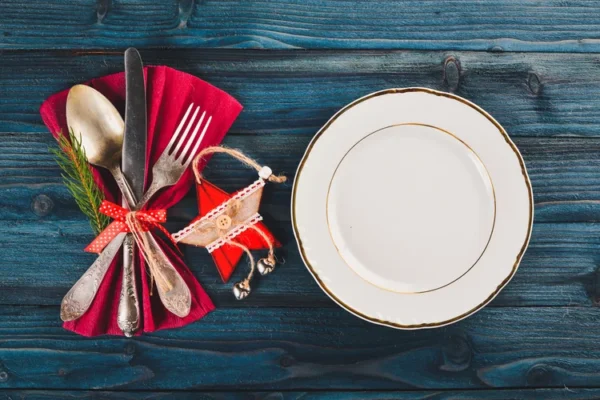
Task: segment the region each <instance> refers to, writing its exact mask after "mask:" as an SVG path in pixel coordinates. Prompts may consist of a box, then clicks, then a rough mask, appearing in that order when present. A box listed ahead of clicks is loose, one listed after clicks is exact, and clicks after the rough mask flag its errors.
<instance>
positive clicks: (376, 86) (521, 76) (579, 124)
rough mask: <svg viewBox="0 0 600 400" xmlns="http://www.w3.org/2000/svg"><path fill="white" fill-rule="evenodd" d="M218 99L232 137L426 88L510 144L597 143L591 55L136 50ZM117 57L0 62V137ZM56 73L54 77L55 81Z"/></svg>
mask: <svg viewBox="0 0 600 400" xmlns="http://www.w3.org/2000/svg"><path fill="white" fill-rule="evenodd" d="M141 53H142V57H143V58H144V60H145V62H146V63H147V64H166V65H169V66H172V67H174V68H178V69H181V70H184V71H187V72H190V73H192V74H194V75H197V76H199V77H201V78H203V79H206V80H208V81H209V82H211V83H212V84H214V85H216V86H218V87H220V88H222V89H224V90H226V91H227V92H229V93H231V94H232V95H234V96H235V97H236V98H238V99H239V100H240V101H241V102H242V104H244V106H245V109H244V111H243V113H242V114H241V115H240V117H239V119H238V121H237V122H236V124H235V125H234V127H233V128H232V130H231V134H250V135H256V134H263V133H274V134H275V133H277V134H280V133H281V134H283V133H287V134H292V133H293V134H302V135H310V136H312V135H313V134H314V133H315V131H316V130H317V129H318V128H319V127H320V126H322V125H323V124H324V123H325V121H327V119H329V118H330V117H331V115H332V114H333V113H335V112H336V111H337V110H339V109H340V108H341V107H343V106H344V105H346V104H347V103H349V102H351V101H353V100H355V99H356V98H358V97H361V96H364V95H366V94H368V93H370V92H373V91H376V90H381V89H387V88H390V87H407V86H425V87H430V88H434V89H440V90H444V91H451V92H454V93H456V94H458V95H460V96H463V97H465V98H467V99H469V100H472V101H473V102H475V103H476V104H478V105H479V106H481V107H483V108H484V109H485V110H488V111H489V112H490V113H491V114H492V116H494V117H495V118H496V119H497V120H498V121H499V122H500V123H501V124H502V125H503V126H504V127H505V128H506V129H507V131H508V132H509V133H510V135H511V136H513V137H516V136H568V137H572V136H593V137H598V136H600V128H599V127H600V96H597V95H596V94H597V93H600V79H598V77H599V76H600V63H599V62H598V55H595V54H544V53H540V54H537V53H535V54H530V53H528V54H521V53H503V54H492V53H477V52H401V51H396V52H388V51H352V52H347V51H346V52H340V51H327V52H323V51H306V52H304V51H303V52H299V51H281V52H273V51H257V50H202V51H201V50H169V51H167V50H145V51H142V52H141ZM122 68H123V57H122V55H121V53H120V52H109V53H107V52H103V51H81V52H71V51H61V52H13V51H5V52H4V53H3V54H1V55H0V132H44V133H45V132H46V130H45V127H44V126H43V125H42V124H41V121H40V118H39V114H38V109H39V106H40V104H41V102H42V101H43V100H44V99H45V98H46V97H48V96H49V95H51V94H52V93H55V92H57V91H59V90H63V89H65V88H68V87H70V86H71V85H74V84H76V83H80V82H81V81H84V80H87V79H91V78H93V77H97V76H102V75H104V74H108V73H112V72H117V71H121V70H122ZM57 71H60V74H57Z"/></svg>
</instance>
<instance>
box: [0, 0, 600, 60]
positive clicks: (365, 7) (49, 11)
mask: <svg viewBox="0 0 600 400" xmlns="http://www.w3.org/2000/svg"><path fill="white" fill-rule="evenodd" d="M599 13H600V6H599V5H598V3H597V2H595V1H585V0H583V1H573V2H564V1H560V0H548V1H544V2H531V1H526V0H498V1H495V2H494V4H493V6H491V5H490V4H489V3H487V2H479V1H477V2H464V1H443V2H441V1H437V0H424V1H419V0H404V1H395V0H376V1H350V0H327V1H323V0H305V1H297V0H274V1H269V0H253V1H239V0H218V1H217V0H211V1H194V0H179V1H176V0H163V1H161V0H151V1H149V0H122V1H111V0H98V1H81V0H51V1H45V2H44V5H43V6H41V5H40V4H38V3H36V2H23V1H19V0H3V1H2V2H1V3H0V48H5V49H39V48H44V49H80V48H118V49H123V48H125V47H127V46H131V45H133V46H137V47H141V48H143V47H150V46H151V47H180V48H199V47H243V48H268V49H286V48H312V49H315V48H343V49H411V50H417V49H425V50H444V49H459V50H483V51H490V50H491V51H502V50H505V51H546V52H557V51H558V52H567V51H568V52H598V51H599V49H600V41H599V40H598V31H599V30H600V24H599V21H598V18H597V17H598V15H599Z"/></svg>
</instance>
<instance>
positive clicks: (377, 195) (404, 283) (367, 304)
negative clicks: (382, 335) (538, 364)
mask: <svg viewBox="0 0 600 400" xmlns="http://www.w3.org/2000/svg"><path fill="white" fill-rule="evenodd" d="M532 221H533V197H532V192H531V184H530V182H529V178H528V176H527V171H526V170H525V165H524V163H523V159H522V158H521V155H520V154H519V152H518V150H517V148H516V147H515V145H514V144H513V143H512V141H511V140H510V138H509V137H508V135H507V134H506V132H505V131H504V129H503V128H502V127H501V126H500V125H499V124H498V122H496V121H495V120H494V119H493V118H492V117H491V116H490V115H488V114H487V113H486V112H485V111H483V110H482V109H480V108H479V107H477V106H476V105H474V104H472V103H470V102H469V101H467V100H465V99H462V98H460V97H458V96H454V95H451V94H448V93H442V92H437V91H434V90H431V89H423V88H408V89H390V90H384V91H381V92H376V93H373V94H370V95H368V96H365V97H363V98H361V99H358V100H356V101H355V102H353V103H351V104H349V105H348V106H346V107H345V108H343V109H342V110H341V111H339V112H338V113H337V114H336V115H335V116H333V118H331V120H329V121H328V122H327V124H325V126H324V127H323V128H322V129H321V130H320V131H319V133H318V134H317V135H316V136H315V138H314V139H313V141H312V142H311V144H310V145H309V147H308V150H307V151H306V154H305V155H304V158H303V160H302V162H301V163H300V166H299V168H298V173H297V175H296V181H295V183H294V190H293V197H292V223H293V226H294V233H295V235H296V239H297V241H298V246H299V249H300V253H301V255H302V258H303V260H304V263H305V264H306V266H307V267H308V269H309V271H310V272H311V273H312V274H313V276H314V278H315V279H316V281H317V282H318V283H319V285H320V286H321V288H322V289H323V290H324V291H325V292H326V293H327V294H328V295H329V296H330V297H331V298H332V299H333V300H335V301H336V302H337V303H338V304H340V305H341V306H342V307H344V308H345V309H347V310H348V311H350V312H352V313H353V314H355V315H357V316H359V317H361V318H363V319H366V320H368V321H371V322H374V323H378V324H382V325H388V326H392V327H396V328H403V329H416V328H425V327H436V326H442V325H446V324H449V323H452V322H455V321H458V320H460V319H462V318H464V317H466V316H468V315H470V314H472V313H474V312H475V311H477V310H479V309H480V308H481V307H483V306H484V305H485V304H487V303H488V302H489V301H490V300H492V299H493V298H494V296H496V295H497V294H498V292H499V291H500V290H501V289H502V287H504V285H506V283H508V281H509V280H510V279H511V278H512V276H513V275H514V273H515V272H516V270H517V267H518V265H519V262H520V260H521V257H522V256H523V253H524V252H525V249H526V247H527V244H528V242H529V237H530V234H531V225H532Z"/></svg>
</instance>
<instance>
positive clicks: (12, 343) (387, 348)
mask: <svg viewBox="0 0 600 400" xmlns="http://www.w3.org/2000/svg"><path fill="white" fill-rule="evenodd" d="M57 313H58V307H43V308H36V307H23V306H21V307H10V306H7V307H3V308H2V310H0V343H1V344H2V346H0V374H1V373H2V372H5V373H6V379H5V380H4V381H0V389H8V388H20V389H32V388H46V389H64V390H67V389H86V388H88V389H89V388H94V389H103V390H138V389H143V390H172V389H179V390H215V389H218V390H229V391H231V390H239V389H240V388H242V387H243V388H244V389H251V390H257V391H260V390H300V391H302V390H313V389H319V390H335V389H352V390H364V389H370V390H417V389H426V390H445V389H455V390H460V389H487V388H536V387H553V388H559V389H564V388H565V387H568V388H581V387H597V386H598V385H600V375H598V372H597V371H598V368H599V367H600V361H599V360H600V350H599V348H600V346H599V345H600V337H599V336H598V335H596V334H594V333H593V332H590V331H591V330H594V329H595V327H596V326H597V325H598V324H599V323H600V310H599V309H598V308H589V307H587V308H579V307H552V308H550V307H534V308H528V307H516V308H514V307H509V308H490V307H488V308H485V309H483V310H481V311H480V312H478V313H477V314H475V315H474V316H472V317H471V318H468V319H466V320H464V321H461V322H459V323H457V324H455V325H453V326H450V327H446V328H440V329H433V330H425V331H420V332H419V331H412V332H411V331H399V330H394V329H390V328H386V327H381V326H376V325H372V324H369V323H367V322H364V321H362V320H360V319H357V318H355V317H354V316H352V315H351V314H349V313H347V312H346V311H343V310H341V309H340V308H332V309H319V308H268V307H262V308H257V309H235V308H222V309H220V310H217V311H215V312H214V313H211V314H210V315H209V316H207V317H206V318H205V319H204V320H202V321H201V322H199V323H195V324H192V325H189V326H187V327H184V328H181V329H176V330H170V331H161V332H158V333H155V334H151V335H146V336H143V337H139V338H134V339H126V338H122V337H121V338H114V337H101V338H96V339H83V338H81V337H78V336H76V335H74V334H71V333H69V332H65V331H64V330H62V328H61V327H60V324H59V322H58V321H57V318H56V314H57ZM565 338H568V340H565Z"/></svg>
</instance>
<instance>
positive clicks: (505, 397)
mask: <svg viewBox="0 0 600 400" xmlns="http://www.w3.org/2000/svg"><path fill="white" fill-rule="evenodd" d="M599 397H600V390H598V389H580V388H575V389H572V388H563V389H521V390H499V389H483V390H463V391H460V390H430V391H425V390H422V391H410V390H407V391H369V392H366V391H346V392H344V391H322V390H312V391H310V392H297V391H295V392H293V391H284V392H276V391H273V392H250V391H238V392H224V391H201V392H200V391H182V390H178V391H175V392H168V391H143V392H126V391H105V390H95V391H65V390H4V391H0V400H16V399H19V400H105V399H121V400H222V399H234V400H238V399H240V400H241V399H245V400H246V399H255V400H363V399H365V398H369V399H376V400H481V399H482V398H485V399H490V400H539V399H548V400H596V399H598V398H599Z"/></svg>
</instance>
